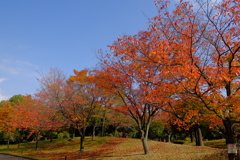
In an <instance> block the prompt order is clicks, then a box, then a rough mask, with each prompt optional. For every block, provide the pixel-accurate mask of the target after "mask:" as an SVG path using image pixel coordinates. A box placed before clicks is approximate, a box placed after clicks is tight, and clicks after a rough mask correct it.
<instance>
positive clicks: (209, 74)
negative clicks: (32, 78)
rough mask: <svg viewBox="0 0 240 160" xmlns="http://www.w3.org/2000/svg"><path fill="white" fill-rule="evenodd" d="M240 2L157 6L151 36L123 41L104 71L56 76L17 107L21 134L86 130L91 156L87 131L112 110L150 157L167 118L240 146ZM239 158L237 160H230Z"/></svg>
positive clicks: (104, 59) (104, 58) (104, 56)
mask: <svg viewBox="0 0 240 160" xmlns="http://www.w3.org/2000/svg"><path fill="white" fill-rule="evenodd" d="M239 2H240V1H239V0H222V1H221V2H219V1H214V2H213V1H210V0H207V1H204V2H202V1H196V2H195V3H191V2H190V1H183V0H181V1H180V2H179V3H178V4H177V5H176V6H175V8H174V9H172V10H171V11H169V10H168V4H169V3H170V2H169V1H165V0H159V1H156V6H157V9H158V15H157V16H155V17H153V18H152V19H149V23H148V24H149V27H148V30H146V31H141V32H139V33H137V34H136V35H130V36H127V35H125V36H123V37H120V38H118V39H117V40H116V41H115V42H114V43H113V44H112V45H111V46H109V48H110V51H109V52H103V51H101V50H100V51H99V59H100V60H101V61H100V63H99V64H98V66H97V67H96V69H94V70H88V69H86V70H82V71H77V70H74V75H73V76H70V77H69V78H66V76H65V75H64V74H63V73H62V72H61V71H59V70H56V69H53V70H51V71H50V72H49V73H48V74H45V75H44V74H43V75H42V79H40V84H41V88H40V90H39V92H38V93H37V94H36V95H35V97H34V98H33V97H26V99H25V100H24V102H22V103H20V104H18V105H16V108H17V113H16V114H14V115H13V116H16V115H18V116H16V117H17V118H20V119H21V120H17V121H18V122H21V123H20V124H17V123H16V124H17V125H16V126H14V127H16V128H31V130H32V131H34V132H36V133H38V132H39V131H40V129H43V128H44V127H47V129H48V130H54V129H55V127H57V126H58V125H62V124H69V125H70V126H72V127H73V128H76V129H77V130H79V133H80V135H81V140H80V150H83V149H84V144H83V143H84V137H85V132H86V128H87V126H88V125H89V124H90V123H91V124H92V125H93V128H95V127H96V124H97V121H98V120H99V118H100V117H101V118H102V117H105V116H106V114H107V112H108V111H109V109H111V110H110V112H112V115H114V117H112V122H114V121H115V120H116V117H117V116H116V115H115V114H119V115H120V116H119V117H118V118H119V119H120V121H119V120H117V122H116V123H115V124H116V125H117V124H119V122H121V123H123V124H124V123H127V122H129V121H130V120H129V119H128V118H126V117H127V116H128V117H129V118H130V119H131V120H132V121H134V122H135V123H136V124H137V126H138V131H139V133H140V134H141V140H142V144H143V148H144V153H145V154H149V148H148V145H147V139H148V135H149V128H150V124H151V122H152V121H153V119H154V118H158V119H159V117H160V119H161V120H163V121H165V122H168V124H175V125H178V126H179V127H181V128H185V129H186V130H187V129H191V128H195V132H196V133H197V134H198V135H201V132H200V129H206V130H210V131H211V132H213V133H215V134H218V135H219V136H222V137H223V138H225V139H226V143H227V144H231V145H236V144H237V136H238V124H239V122H240V117H239V115H240V110H239V102H240V81H239V79H240V76H239V75H240V69H239V67H240V53H239V49H240V42H239V39H240V37H239V35H240V31H239V28H240V24H239V20H240V19H239V15H240V14H239V6H240V5H239ZM7 106H8V105H6V107H7ZM33 106H34V107H33ZM9 107H10V106H9ZM46 107H47V109H46ZM36 110H37V111H40V112H38V113H37V112H36V113H35V111H36ZM29 111H30V112H29ZM20 115H25V116H20ZM26 115H27V116H26ZM41 115H44V116H43V117H44V118H41V117H42V116H41ZM125 115H127V116H125ZM29 117H33V119H31V120H30V119H28V118H29ZM59 117H60V118H59ZM63 117H64V118H63ZM17 118H16V119H17ZM121 118H122V119H121ZM13 119H14V118H13ZM103 119H104V118H103ZM35 122H36V124H37V123H38V125H36V124H34V123H35ZM105 122H106V121H104V123H102V125H106V123H105ZM32 124H34V125H32ZM41 124H43V125H41ZM46 124H47V125H46ZM36 127H37V128H36ZM10 128H13V126H11V127H10ZM103 128H104V127H103ZM44 129H45V128H44ZM6 130H8V126H6ZM9 131H10V130H9ZM93 135H94V130H93ZM198 143H201V140H200V139H198ZM229 151H231V150H229ZM235 154H236V153H235V151H234V153H231V152H230V153H229V159H234V158H235Z"/></svg>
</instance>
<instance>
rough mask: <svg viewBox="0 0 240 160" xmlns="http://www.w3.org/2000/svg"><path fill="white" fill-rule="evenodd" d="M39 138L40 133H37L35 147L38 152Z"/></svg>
mask: <svg viewBox="0 0 240 160" xmlns="http://www.w3.org/2000/svg"><path fill="white" fill-rule="evenodd" d="M38 136H39V133H38V132H37V133H36V146H35V151H37V150H38Z"/></svg>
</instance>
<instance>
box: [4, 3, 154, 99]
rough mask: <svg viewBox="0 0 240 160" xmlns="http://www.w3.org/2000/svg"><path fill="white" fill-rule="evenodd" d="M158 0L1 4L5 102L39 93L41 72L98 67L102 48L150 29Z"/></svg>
mask: <svg viewBox="0 0 240 160" xmlns="http://www.w3.org/2000/svg"><path fill="white" fill-rule="evenodd" d="M156 14H157V9H156V7H155V5H154V0H91V1H90V0H2V1H0V24H1V25H0V100H2V99H7V98H10V97H11V96H13V95H16V94H23V95H25V94H34V93H35V92H36V90H37V88H39V83H38V81H37V78H39V72H44V73H47V72H48V71H49V69H50V68H53V67H56V68H58V69H61V70H63V72H64V73H65V74H66V75H68V76H69V75H72V74H73V69H77V70H81V69H84V68H92V67H94V66H95V65H96V64H97V62H98V60H97V58H96V54H97V52H96V51H97V50H99V49H103V50H107V49H108V48H107V45H111V44H112V43H113V41H114V40H116V39H117V37H118V36H123V35H125V34H127V35H133V34H136V33H137V32H138V31H141V30H146V29H147V21H148V18H151V17H153V16H155V15H156Z"/></svg>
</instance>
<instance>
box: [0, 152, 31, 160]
mask: <svg viewBox="0 0 240 160" xmlns="http://www.w3.org/2000/svg"><path fill="white" fill-rule="evenodd" d="M0 160H33V159H31V158H26V157H19V156H12V155H8V154H1V153H0Z"/></svg>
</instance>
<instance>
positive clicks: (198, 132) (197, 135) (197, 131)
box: [195, 125, 204, 146]
mask: <svg viewBox="0 0 240 160" xmlns="http://www.w3.org/2000/svg"><path fill="white" fill-rule="evenodd" d="M195 139H196V146H204V144H203V137H202V130H201V128H200V127H199V125H196V126H195Z"/></svg>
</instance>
